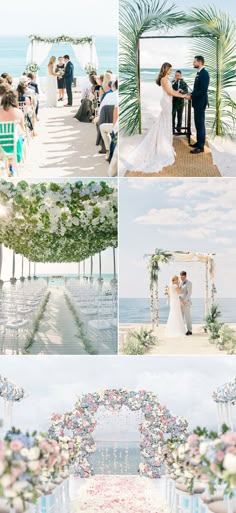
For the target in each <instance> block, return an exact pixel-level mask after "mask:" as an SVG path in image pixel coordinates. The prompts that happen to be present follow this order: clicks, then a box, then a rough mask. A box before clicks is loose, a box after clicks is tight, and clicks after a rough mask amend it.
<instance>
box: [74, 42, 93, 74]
mask: <svg viewBox="0 0 236 513" xmlns="http://www.w3.org/2000/svg"><path fill="white" fill-rule="evenodd" d="M71 46H72V48H73V50H74V53H75V57H76V59H77V61H78V63H79V64H80V66H81V68H82V69H85V66H86V65H88V64H92V65H93V66H94V68H95V69H97V67H98V57H97V51H96V47H95V44H94V43H92V45H90V43H85V44H81V45H71Z"/></svg>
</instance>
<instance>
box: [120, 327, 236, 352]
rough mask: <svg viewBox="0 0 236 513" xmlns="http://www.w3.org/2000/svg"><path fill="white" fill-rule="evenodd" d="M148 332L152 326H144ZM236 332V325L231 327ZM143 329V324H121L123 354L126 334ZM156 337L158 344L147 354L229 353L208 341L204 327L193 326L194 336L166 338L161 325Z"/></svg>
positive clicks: (156, 330)
mask: <svg viewBox="0 0 236 513" xmlns="http://www.w3.org/2000/svg"><path fill="white" fill-rule="evenodd" d="M142 326H143V327H144V328H147V329H148V330H150V329H151V324H145V325H142ZM229 326H230V327H231V328H232V329H234V330H235V331H236V325H235V324H230V325H229ZM140 327H141V324H120V326H119V333H120V343H119V348H120V352H121V353H122V347H123V344H124V341H125V337H126V334H127V333H128V331H131V330H137V329H138V328H140ZM155 335H156V337H157V343H156V345H155V346H153V347H151V348H150V349H148V352H147V354H152V355H153V354H172V355H196V354H202V355H203V354H204V355H212V354H216V355H220V354H227V351H220V350H219V349H218V348H217V347H216V346H215V345H214V344H210V342H209V341H208V335H207V334H206V333H204V331H203V325H201V324H194V325H193V335H192V336H189V337H186V336H184V337H182V338H167V337H166V336H165V325H164V324H161V325H160V326H158V328H156V329H155Z"/></svg>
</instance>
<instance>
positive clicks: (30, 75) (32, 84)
mask: <svg viewBox="0 0 236 513" xmlns="http://www.w3.org/2000/svg"><path fill="white" fill-rule="evenodd" d="M26 76H27V77H28V79H29V80H30V81H29V83H28V86H29V89H33V91H34V93H35V97H36V107H35V114H36V117H37V118H38V112H39V99H38V97H39V87H38V84H37V82H36V77H35V75H34V73H31V72H29V73H27V75H26ZM37 120H38V119H37Z"/></svg>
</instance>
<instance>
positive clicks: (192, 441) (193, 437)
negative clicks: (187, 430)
mask: <svg viewBox="0 0 236 513" xmlns="http://www.w3.org/2000/svg"><path fill="white" fill-rule="evenodd" d="M197 440H198V436H197V435H190V436H189V437H188V443H189V444H190V445H191V444H193V443H194V442H197Z"/></svg>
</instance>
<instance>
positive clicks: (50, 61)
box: [48, 55, 56, 66]
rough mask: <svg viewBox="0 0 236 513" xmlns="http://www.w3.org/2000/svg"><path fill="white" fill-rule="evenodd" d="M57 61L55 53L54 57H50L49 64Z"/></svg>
mask: <svg viewBox="0 0 236 513" xmlns="http://www.w3.org/2000/svg"><path fill="white" fill-rule="evenodd" d="M55 62H56V57H54V55H53V56H52V57H50V59H49V63H48V66H51V64H54V63H55Z"/></svg>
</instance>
